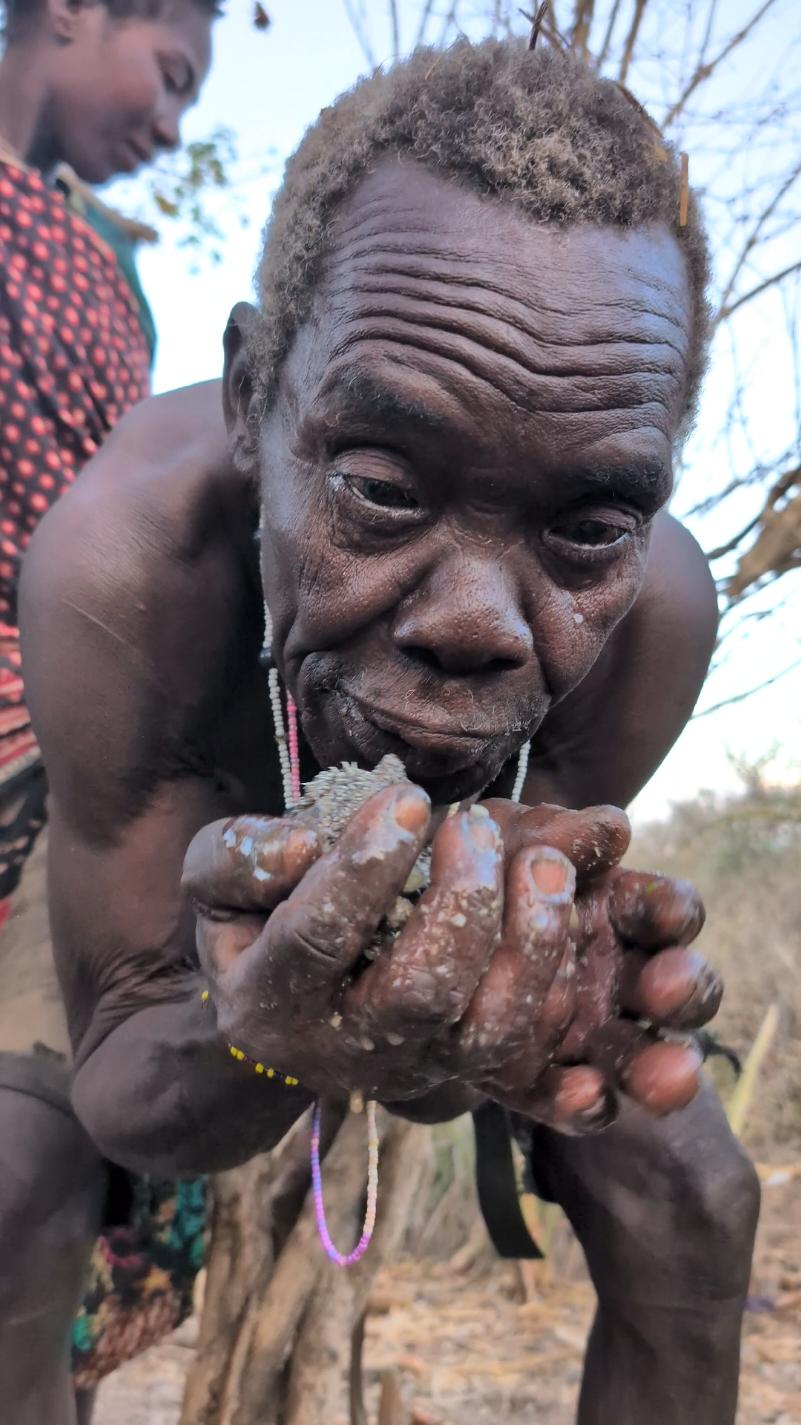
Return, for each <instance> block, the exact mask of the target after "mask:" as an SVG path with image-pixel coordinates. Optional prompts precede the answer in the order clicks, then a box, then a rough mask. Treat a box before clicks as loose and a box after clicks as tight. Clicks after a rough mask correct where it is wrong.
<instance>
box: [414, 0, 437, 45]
mask: <svg viewBox="0 0 801 1425" xmlns="http://www.w3.org/2000/svg"><path fill="white" fill-rule="evenodd" d="M433 9H434V0H426V3H425V5H424V7H423V13H422V14H421V16H420V23H419V25H418V26H417V34H416V35H415V37H414V47H415V49H417V48H418V46H419V45H421V44H423V42H424V40H425V37H426V30H427V29H428V22H429V20H430V19H431V12H432V10H433Z"/></svg>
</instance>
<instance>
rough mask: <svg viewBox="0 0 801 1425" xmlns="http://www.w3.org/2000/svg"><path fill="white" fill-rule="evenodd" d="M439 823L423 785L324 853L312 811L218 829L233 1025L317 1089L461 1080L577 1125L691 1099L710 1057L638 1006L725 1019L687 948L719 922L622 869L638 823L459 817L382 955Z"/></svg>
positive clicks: (220, 946)
mask: <svg viewBox="0 0 801 1425" xmlns="http://www.w3.org/2000/svg"><path fill="white" fill-rule="evenodd" d="M490 813H491V814H490ZM429 835H430V811H429V806H428V801H427V798H426V797H425V794H424V793H423V792H421V791H420V790H419V789H418V788H415V787H412V786H411V785H410V784H401V785H400V786H398V787H393V788H389V789H387V790H385V791H383V792H380V793H379V794H378V795H376V796H375V797H373V798H372V799H371V800H370V801H369V802H368V803H366V804H365V806H363V807H362V808H361V809H360V811H359V812H357V813H356V815H355V816H354V817H353V819H352V820H351V822H350V823H349V825H348V827H347V828H346V830H345V832H344V833H343V835H342V836H341V837H340V839H339V841H338V842H337V843H336V845H335V846H334V847H333V849H332V850H331V851H329V852H327V853H325V854H321V846H320V843H319V840H318V838H317V836H316V834H315V832H314V830H313V829H312V828H311V827H309V826H305V825H302V824H300V823H299V822H298V821H297V820H296V819H294V818H285V819H282V820H270V819H267V818H261V817H241V818H237V819H236V820H234V821H231V822H219V823H215V824H213V825H212V826H210V827H206V828H205V829H204V830H203V831H202V832H200V833H199V834H198V836H197V837H196V838H195V841H194V842H193V843H192V846H191V847H190V849H189V852H188V854H187V859H186V867H185V877H184V881H185V887H186V889H187V891H188V892H189V894H190V896H191V897H192V899H193V901H194V903H195V907H196V910H197V913H198V946H199V951H200V956H201V961H202V964H203V967H204V969H205V971H206V974H207V975H208V977H209V983H210V989H211V996H212V1000H213V1002H214V1005H215V1007H216V1011H217V1016H218V1023H219V1027H220V1029H221V1032H222V1033H223V1034H224V1035H225V1036H226V1037H227V1038H228V1039H229V1040H231V1041H232V1042H234V1043H236V1044H238V1045H240V1046H241V1047H242V1048H243V1049H245V1050H246V1052H248V1053H249V1054H250V1055H252V1056H253V1057H254V1058H256V1059H259V1060H261V1061H263V1062H270V1063H272V1064H274V1065H275V1067H277V1068H280V1069H281V1070H283V1072H286V1073H291V1074H294V1075H295V1076H296V1077H298V1078H299V1079H301V1081H302V1082H303V1083H304V1084H305V1086H306V1087H308V1088H309V1089H311V1090H312V1091H314V1092H328V1093H330V1092H331V1091H332V1089H338V1090H341V1091H343V1092H347V1091H352V1090H354V1089H358V1090H360V1091H361V1092H363V1093H365V1094H369V1095H371V1096H375V1097H379V1098H382V1099H383V1100H384V1101H394V1102H399V1101H402V1100H409V1099H412V1098H420V1097H422V1096H424V1095H426V1094H430V1093H431V1092H432V1091H436V1090H437V1088H438V1087H440V1086H442V1085H446V1084H447V1085H448V1086H449V1088H450V1089H451V1090H452V1089H453V1087H454V1085H456V1084H458V1085H461V1086H463V1087H464V1089H465V1092H466V1093H467V1094H468V1095H470V1094H475V1093H476V1092H478V1093H482V1094H487V1095H489V1096H491V1097H494V1098H497V1099H499V1100H500V1101H502V1102H505V1103H507V1104H508V1105H509V1106H511V1107H514V1108H516V1109H518V1110H519V1111H521V1112H524V1113H527V1114H528V1115H529V1116H531V1117H536V1118H538V1119H540V1120H542V1121H545V1122H549V1123H552V1124H553V1125H554V1126H556V1127H559V1128H562V1129H565V1130H567V1131H590V1130H592V1129H593V1128H597V1127H599V1126H602V1124H603V1123H605V1122H608V1121H609V1120H610V1118H611V1116H612V1115H613V1112H614V1104H615V1095H616V1092H617V1090H618V1089H619V1088H620V1087H624V1088H625V1090H626V1091H627V1092H628V1093H630V1094H631V1096H632V1097H634V1098H636V1099H638V1100H639V1101H640V1102H641V1103H643V1104H645V1106H646V1107H648V1108H650V1109H651V1110H652V1111H654V1112H665V1111H669V1110H670V1108H671V1107H678V1106H680V1105H681V1103H683V1102H686V1101H687V1099H688V1097H689V1096H691V1092H692V1090H693V1088H694V1086H695V1083H696V1081H697V1074H698V1065H699V1060H698V1057H697V1056H696V1055H695V1054H694V1053H693V1052H692V1051H690V1050H688V1049H686V1048H685V1047H684V1046H678V1045H668V1044H662V1043H655V1042H653V1032H652V1031H650V1030H647V1029H644V1028H642V1027H641V1026H640V1024H639V1023H638V1022H637V1019H635V1018H634V1016H637V1017H638V1018H643V1019H649V1020H650V1021H651V1022H652V1023H653V1024H659V1025H670V1024H676V1025H679V1024H680V1025H681V1026H682V1027H689V1025H690V1023H701V1022H703V1021H704V1020H705V1019H707V1018H709V1017H711V1013H712V1012H713V1010H714V1005H713V1001H714V998H715V992H714V991H713V989H712V988H711V986H712V981H711V980H710V976H709V973H708V972H707V971H706V969H705V967H704V966H703V963H702V962H700V961H699V960H697V959H693V958H692V955H691V952H688V951H686V950H684V949H683V946H684V945H685V944H686V943H687V941H688V940H689V939H691V938H692V935H693V934H694V933H695V931H696V930H697V928H698V927H699V926H700V923H701V915H700V912H699V910H698V903H697V900H695V899H694V897H693V896H691V895H690V893H689V891H688V890H687V889H686V888H684V889H683V890H682V889H680V888H679V889H676V886H675V883H669V882H665V881H664V880H662V879H661V878H647V879H646V878H640V879H639V880H638V879H637V878H636V877H635V876H634V873H628V872H621V871H620V870H619V869H618V868H617V867H616V862H617V861H618V860H619V858H620V856H621V855H622V854H623V852H624V851H625V848H626V845H627V841H628V831H627V823H626V820H625V817H624V816H623V814H622V813H620V812H617V811H615V810H614V809H612V808H594V809H591V810H590V811H588V812H580V813H566V812H563V811H561V810H559V809H554V808H537V809H535V810H533V811H523V809H521V808H519V807H515V806H513V804H511V803H498V802H494V803H488V804H487V805H486V806H485V807H479V808H473V809H472V810H471V811H469V812H463V813H459V814H458V815H457V816H455V817H451V818H449V819H448V820H447V821H446V822H445V823H444V824H443V825H442V826H441V827H440V829H439V831H438V832H437V834H436V836H435V838H434V842H433V848H432V879H431V885H430V887H429V889H428V890H427V891H426V892H425V893H424V894H423V896H422V897H421V898H420V901H419V902H418V904H417V906H416V908H415V909H414V911H413V912H412V914H411V916H410V918H409V919H408V921H407V922H406V924H405V926H404V927H403V929H402V930H401V932H400V934H399V935H398V936H397V939H396V940H395V941H394V944H393V945H392V948H391V949H386V950H384V951H383V952H382V954H381V956H380V957H379V958H378V959H377V960H375V961H374V962H372V963H371V962H369V961H367V960H366V959H365V954H364V952H365V949H366V948H367V947H368V946H369V944H370V942H371V940H372V939H373V936H374V935H375V932H376V930H377V929H378V927H379V926H380V925H381V923H382V921H383V920H384V918H385V916H386V914H387V912H388V910H389V909H390V907H391V906H392V905H393V903H394V901H395V898H396V897H397V895H398V893H399V892H400V890H401V889H402V887H403V886H404V884H405V882H406V880H407V877H408V875H409V871H410V870H411V867H412V866H413V864H414V861H415V860H416V858H417V856H418V854H419V851H420V849H421V847H422V846H423V845H424V844H425V842H426V840H427V838H428V837H429ZM543 843H547V844H543ZM568 858H569V859H568ZM574 865H575V869H574ZM577 877H578V881H577ZM576 884H578V891H577V893H576ZM654 887H658V888H660V889H654ZM649 888H650V889H649ZM646 892H647V893H646ZM574 896H576V899H575V905H574ZM688 956H689V957H690V958H689V959H688V958H687V957H688ZM685 991H686V993H685ZM679 1001H681V1003H679ZM693 1006H695V1007H693Z"/></svg>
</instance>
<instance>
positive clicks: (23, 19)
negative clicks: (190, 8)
mask: <svg viewBox="0 0 801 1425" xmlns="http://www.w3.org/2000/svg"><path fill="white" fill-rule="evenodd" d="M96 3H97V4H99V5H105V7H106V9H107V10H108V12H109V14H110V15H113V16H114V18H115V20H127V19H130V18H131V16H141V18H142V19H148V20H152V19H154V18H155V17H156V16H157V15H158V14H159V13H160V12H161V11H162V10H163V9H164V7H165V5H166V4H168V3H169V0H96ZM189 3H190V4H192V5H194V6H195V7H196V9H198V10H203V11H205V13H206V14H207V15H208V16H209V18H210V19H212V20H215V19H216V18H217V17H218V15H221V14H222V11H223V5H224V4H225V0H189ZM43 6H44V0H2V6H1V7H0V8H1V9H2V13H3V34H4V35H5V38H6V39H7V40H8V41H10V42H11V43H13V41H14V40H15V39H18V38H19V37H20V35H22V34H24V32H25V30H26V29H28V28H29V27H30V26H31V25H34V24H35V23H36V20H37V19H38V16H39V12H40V10H41V9H42V8H43Z"/></svg>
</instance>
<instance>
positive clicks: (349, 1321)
mask: <svg viewBox="0 0 801 1425" xmlns="http://www.w3.org/2000/svg"><path fill="white" fill-rule="evenodd" d="M324 1128H325V1132H326V1134H327V1144H328V1152H327V1154H326V1157H325V1171H324V1186H325V1203H326V1212H327V1215H328V1221H329V1225H330V1228H331V1234H332V1237H333V1238H334V1241H336V1242H337V1243H342V1244H344V1245H345V1246H350V1245H351V1244H352V1242H353V1241H355V1239H356V1237H357V1236H358V1233H359V1230H360V1227H361V1220H362V1212H363V1206H364V1200H363V1192H364V1183H365V1167H366V1132H365V1120H364V1116H363V1115H361V1114H347V1115H345V1117H344V1121H343V1116H342V1112H341V1110H340V1111H339V1113H337V1111H336V1110H335V1109H327V1110H326V1112H325V1115H324ZM380 1134H381V1154H380V1161H381V1169H380V1187H379V1202H378V1218H377V1222H376V1229H375V1233H374V1235H373V1240H372V1243H371V1244H370V1249H369V1251H368V1252H367V1254H366V1255H365V1257H364V1258H363V1259H362V1261H361V1262H359V1263H358V1265H357V1266H355V1267H351V1268H350V1269H349V1270H347V1271H346V1270H343V1269H342V1268H339V1267H335V1266H334V1265H333V1264H332V1263H330V1262H329V1261H328V1259H327V1257H326V1256H325V1253H324V1252H323V1249H322V1247H321V1245H320V1243H319V1240H318V1238H317V1231H316V1224H315V1218H314V1203H313V1200H312V1196H311V1192H310V1191H309V1167H308V1143H309V1127H308V1120H307V1119H305V1120H303V1121H302V1122H301V1123H299V1124H298V1125H296V1127H295V1129H294V1130H293V1131H292V1132H291V1133H290V1134H288V1135H287V1137H286V1138H285V1139H284V1141H283V1142H282V1143H281V1144H280V1145H279V1147H278V1148H277V1149H275V1150H274V1152H272V1153H269V1154H265V1155H264V1156H262V1157H260V1158H257V1159H254V1160H253V1161H252V1162H251V1163H248V1164H247V1165H246V1166H245V1167H243V1168H238V1169H236V1170H235V1171H234V1172H230V1173H224V1174H222V1175H220V1176H219V1177H218V1178H217V1179H216V1180H215V1183H214V1188H213V1200H214V1209H213V1217H212V1238H211V1250H210V1254H209V1262H208V1269H207V1279H206V1288H205V1295H204V1304H203V1315H202V1321H201V1328H200V1337H199V1342H198V1350H197V1356H196V1359H195V1363H194V1365H193V1367H192V1370H191V1372H190V1375H189V1380H188V1382H187V1388H186V1394H185V1397H184V1404H183V1410H182V1414H181V1425H322V1422H324V1421H328V1420H331V1419H333V1418H334V1417H335V1416H336V1415H338V1414H341V1415H345V1414H347V1412H348V1391H349V1386H350V1397H351V1403H350V1413H351V1418H352V1420H354V1422H356V1425H359V1420H360V1413H361V1419H362V1420H363V1419H364V1418H365V1417H364V1410H363V1402H362V1401H361V1398H360V1397H361V1385H360V1361H359V1359H358V1354H359V1351H360V1345H359V1344H358V1343H359V1333H360V1327H361V1325H362V1323H363V1318H364V1313H365V1311H366V1307H367V1297H368V1294H369V1291H370V1287H371V1286H372V1283H373V1280H374V1277H375V1275H376V1272H377V1271H378V1269H379V1267H380V1266H381V1265H382V1263H383V1262H384V1261H386V1260H388V1259H389V1258H391V1257H392V1255H393V1253H395V1252H396V1251H397V1248H398V1245H399V1243H400V1240H401V1237H402V1235H403V1231H404V1228H405V1227H406V1223H407V1220H408V1218H409V1214H410V1211H411V1208H412V1205H413V1203H414V1200H415V1198H416V1196H417V1195H418V1193H419V1192H420V1191H422V1190H423V1189H424V1185H426V1184H427V1183H428V1182H429V1181H430V1175H431V1172H432V1154H431V1149H430V1137H429V1132H428V1130H427V1129H425V1128H422V1127H418V1126H416V1125H414V1124H411V1123H406V1122H404V1121H403V1120H402V1119H397V1118H390V1117H389V1115H386V1114H381V1115H380ZM327 1144H326V1140H325V1139H324V1142H323V1145H322V1146H323V1151H325V1149H326V1146H327ZM354 1339H355V1340H356V1342H357V1359H356V1361H355V1362H352V1342H353V1340H354Z"/></svg>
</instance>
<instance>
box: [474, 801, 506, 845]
mask: <svg viewBox="0 0 801 1425" xmlns="http://www.w3.org/2000/svg"><path fill="white" fill-rule="evenodd" d="M467 831H468V834H469V836H470V840H471V841H472V843H473V845H474V846H475V847H476V848H477V849H478V850H479V851H493V850H494V849H495V848H496V847H497V845H498V841H499V838H500V832H499V830H498V827H497V826H496V824H495V822H494V821H493V820H492V817H491V816H490V814H489V812H488V811H487V809H486V807H482V806H472V807H471V808H470V810H469V811H468V813H467Z"/></svg>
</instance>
